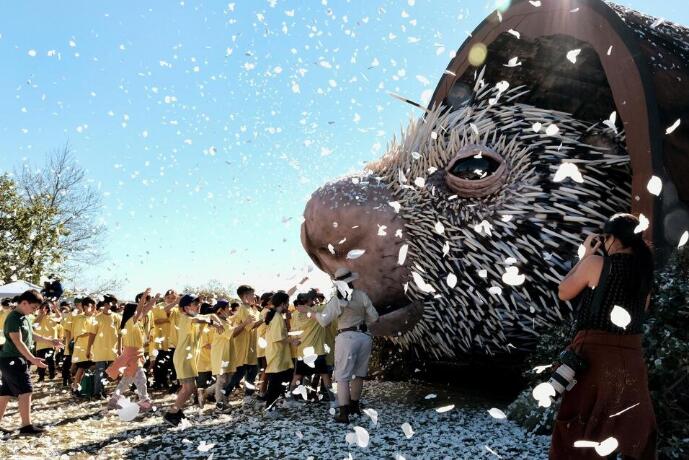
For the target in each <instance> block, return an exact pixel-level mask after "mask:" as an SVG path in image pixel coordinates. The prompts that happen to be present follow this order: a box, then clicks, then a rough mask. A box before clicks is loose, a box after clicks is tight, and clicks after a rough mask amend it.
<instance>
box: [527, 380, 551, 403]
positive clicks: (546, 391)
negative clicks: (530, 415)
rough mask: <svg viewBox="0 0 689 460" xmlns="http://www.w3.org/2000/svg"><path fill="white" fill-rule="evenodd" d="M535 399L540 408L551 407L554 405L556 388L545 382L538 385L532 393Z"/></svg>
mask: <svg viewBox="0 0 689 460" xmlns="http://www.w3.org/2000/svg"><path fill="white" fill-rule="evenodd" d="M531 395H532V396H533V398H534V399H535V400H536V401H538V406H539V407H550V405H551V404H552V403H553V399H552V398H554V397H555V395H556V393H555V388H553V386H552V385H551V384H550V383H548V382H543V383H539V384H538V385H536V387H535V388H534V389H533V391H532V392H531Z"/></svg>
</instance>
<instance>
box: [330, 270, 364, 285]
mask: <svg viewBox="0 0 689 460" xmlns="http://www.w3.org/2000/svg"><path fill="white" fill-rule="evenodd" d="M358 279H359V274H358V273H356V272H353V271H351V270H349V269H348V268H338V269H337V270H335V274H334V275H333V280H334V281H342V282H343V283H349V282H352V281H354V280H358Z"/></svg>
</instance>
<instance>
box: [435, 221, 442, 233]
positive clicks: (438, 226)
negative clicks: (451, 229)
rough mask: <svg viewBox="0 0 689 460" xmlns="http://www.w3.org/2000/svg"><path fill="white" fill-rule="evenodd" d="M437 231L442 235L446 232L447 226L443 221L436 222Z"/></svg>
mask: <svg viewBox="0 0 689 460" xmlns="http://www.w3.org/2000/svg"><path fill="white" fill-rule="evenodd" d="M434 229H435V233H437V234H439V235H442V234H443V233H445V226H444V225H443V224H442V222H436V223H435V228H434Z"/></svg>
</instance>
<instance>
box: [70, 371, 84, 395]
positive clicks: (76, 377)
mask: <svg viewBox="0 0 689 460" xmlns="http://www.w3.org/2000/svg"><path fill="white" fill-rule="evenodd" d="M83 376H84V369H81V368H79V369H77V373H76V374H74V380H73V381H72V388H74V389H75V390H76V389H78V388H79V385H81V379H82V377H83Z"/></svg>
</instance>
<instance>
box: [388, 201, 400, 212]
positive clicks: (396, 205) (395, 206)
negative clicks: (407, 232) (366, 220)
mask: <svg viewBox="0 0 689 460" xmlns="http://www.w3.org/2000/svg"><path fill="white" fill-rule="evenodd" d="M388 204H389V205H390V206H392V209H394V210H395V212H400V209H402V205H401V204H399V203H398V202H397V201H389V202H388Z"/></svg>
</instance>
